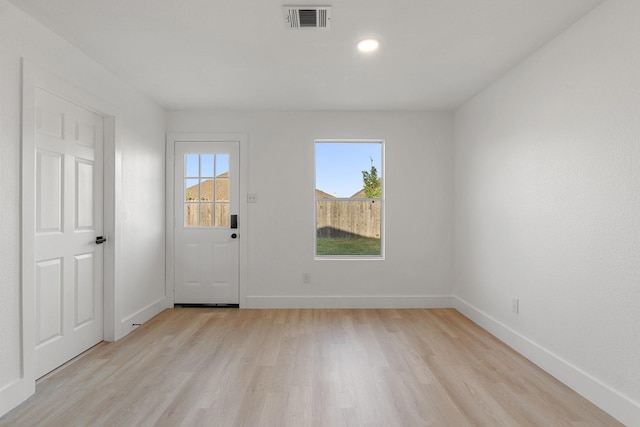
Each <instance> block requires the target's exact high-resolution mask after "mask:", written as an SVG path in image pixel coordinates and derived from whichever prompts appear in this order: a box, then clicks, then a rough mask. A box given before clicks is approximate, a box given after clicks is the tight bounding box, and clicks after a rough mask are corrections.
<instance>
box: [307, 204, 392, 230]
mask: <svg viewBox="0 0 640 427" xmlns="http://www.w3.org/2000/svg"><path fill="white" fill-rule="evenodd" d="M381 207H382V203H380V202H379V201H373V200H317V201H316V230H317V237H320V238H348V237H376V238H380V224H381V221H380V219H381V211H382V210H381Z"/></svg>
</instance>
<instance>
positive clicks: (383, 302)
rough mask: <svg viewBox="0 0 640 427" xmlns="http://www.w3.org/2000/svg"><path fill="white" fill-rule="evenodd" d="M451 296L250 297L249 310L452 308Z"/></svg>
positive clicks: (248, 298)
mask: <svg viewBox="0 0 640 427" xmlns="http://www.w3.org/2000/svg"><path fill="white" fill-rule="evenodd" d="M452 302H453V301H452V296H450V295H433V296H431V295H410V296H248V297H247V308H450V307H452Z"/></svg>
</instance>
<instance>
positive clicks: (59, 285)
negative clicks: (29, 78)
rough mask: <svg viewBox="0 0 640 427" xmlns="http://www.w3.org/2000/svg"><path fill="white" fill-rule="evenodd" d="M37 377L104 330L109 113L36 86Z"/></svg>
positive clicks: (92, 341) (88, 344) (99, 337)
mask: <svg viewBox="0 0 640 427" xmlns="http://www.w3.org/2000/svg"><path fill="white" fill-rule="evenodd" d="M35 105H36V118H35V124H36V126H35V127H36V129H35V149H36V152H35V153H34V155H35V175H36V176H35V189H34V190H35V224H34V229H35V230H34V231H35V250H34V252H35V253H34V258H35V265H34V268H35V278H36V283H35V285H36V286H35V290H36V301H35V304H36V340H35V341H36V342H35V346H36V351H35V359H36V360H35V361H36V377H40V376H42V375H44V374H46V373H47V372H49V371H51V370H52V369H55V368H56V367H58V366H60V365H61V364H63V363H65V362H66V361H68V360H69V359H72V358H73V357H75V356H77V355H78V354H80V353H82V352H83V351H85V350H86V349H88V348H89V347H91V346H93V345H94V344H96V343H98V342H100V341H101V340H102V337H103V313H102V311H103V284H102V276H103V272H102V270H103V260H102V252H103V250H102V246H101V245H96V243H95V240H96V237H97V236H99V235H102V231H103V230H102V144H103V141H102V140H103V118H102V117H101V116H99V115H97V114H95V113H93V112H91V111H89V110H87V109H86V108H83V107H81V106H79V105H77V104H74V103H72V102H69V101H66V100H64V99H62V98H60V97H58V96H56V95H53V94H51V93H49V92H47V91H44V90H41V89H36V99H35Z"/></svg>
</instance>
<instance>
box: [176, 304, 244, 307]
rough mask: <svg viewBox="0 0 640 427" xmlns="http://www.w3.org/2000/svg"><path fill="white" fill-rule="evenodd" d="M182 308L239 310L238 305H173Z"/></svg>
mask: <svg viewBox="0 0 640 427" xmlns="http://www.w3.org/2000/svg"><path fill="white" fill-rule="evenodd" d="M173 306H174V307H182V308H240V304H173Z"/></svg>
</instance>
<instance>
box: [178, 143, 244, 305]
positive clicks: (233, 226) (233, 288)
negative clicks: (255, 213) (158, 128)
mask: <svg viewBox="0 0 640 427" xmlns="http://www.w3.org/2000/svg"><path fill="white" fill-rule="evenodd" d="M174 170H175V181H174V188H175V200H174V204H175V228H174V248H175V253H174V260H175V268H174V272H175V303H176V304H238V302H239V298H240V296H239V288H238V283H239V281H238V273H239V271H238V263H239V250H238V248H239V245H238V239H239V237H240V227H239V223H240V220H239V219H238V217H237V214H238V209H239V192H240V188H239V176H238V174H239V170H240V169H239V147H238V142H189V141H182V142H180V141H176V142H175V169H174Z"/></svg>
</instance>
